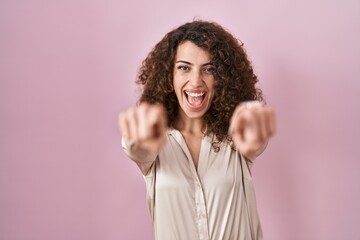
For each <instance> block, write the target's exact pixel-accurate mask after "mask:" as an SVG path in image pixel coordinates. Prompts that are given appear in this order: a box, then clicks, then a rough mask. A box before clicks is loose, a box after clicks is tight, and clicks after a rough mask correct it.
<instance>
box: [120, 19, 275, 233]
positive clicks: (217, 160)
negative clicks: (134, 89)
mask: <svg viewBox="0 0 360 240" xmlns="http://www.w3.org/2000/svg"><path fill="white" fill-rule="evenodd" d="M257 81H258V80H257V77H256V76H255V74H254V73H253V69H252V67H251V64H250V62H249V60H248V59H247V56H246V53H245V51H244V49H243V47H242V44H239V42H238V41H237V39H236V38H234V37H233V36H232V35H231V34H230V33H229V32H227V31H226V30H224V29H223V28H222V27H221V26H220V25H218V24H216V23H212V22H206V21H193V22H190V23H186V24H184V25H182V26H180V27H178V28H176V29H174V30H173V31H171V32H169V33H168V34H166V35H165V37H164V38H163V39H162V40H161V41H160V42H159V43H158V44H157V45H156V46H155V47H154V48H153V50H152V51H151V52H150V53H149V55H148V56H147V58H146V59H145V60H144V61H143V64H142V67H141V68H140V71H139V76H138V80H137V83H139V84H140V85H141V86H142V95H141V97H140V101H139V102H140V103H139V104H138V106H136V107H134V108H131V109H129V110H127V111H125V112H123V113H121V114H120V117H119V125H120V129H121V131H122V134H123V141H122V143H123V148H124V151H125V152H126V154H127V155H128V156H129V158H131V159H132V160H133V161H135V162H136V163H137V165H138V166H139V168H140V170H141V171H142V173H143V175H144V176H145V180H146V185H147V202H148V208H149V210H150V214H151V217H152V220H153V224H154V232H155V238H156V239H160V240H162V239H163V240H171V239H184V240H192V239H214V240H218V239H244V240H245V239H246V240H249V239H262V230H261V226H260V222H259V218H258V214H257V209H256V203H255V195H254V190H253V186H252V180H251V174H250V168H251V164H252V162H253V161H254V159H255V158H256V157H257V156H258V155H259V154H260V153H261V152H262V151H263V150H264V149H265V147H266V144H267V141H268V139H269V138H270V137H271V136H272V135H273V134H274V132H275V116H274V111H273V110H272V108H271V107H269V106H267V105H265V104H263V103H262V100H263V98H262V93H261V90H260V89H258V88H256V86H255V84H256V83H257Z"/></svg>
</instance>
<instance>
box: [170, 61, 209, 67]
mask: <svg viewBox="0 0 360 240" xmlns="http://www.w3.org/2000/svg"><path fill="white" fill-rule="evenodd" d="M175 63H185V64H188V65H191V66H192V65H194V64H192V63H191V62H188V61H184V60H179V61H176V62H175ZM207 65H213V63H212V62H207V63H204V64H203V65H202V66H207Z"/></svg>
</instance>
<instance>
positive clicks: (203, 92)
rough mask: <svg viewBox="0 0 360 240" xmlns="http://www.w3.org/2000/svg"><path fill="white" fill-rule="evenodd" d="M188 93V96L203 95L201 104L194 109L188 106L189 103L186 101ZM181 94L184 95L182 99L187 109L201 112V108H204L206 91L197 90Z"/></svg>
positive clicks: (192, 106) (190, 105)
mask: <svg viewBox="0 0 360 240" xmlns="http://www.w3.org/2000/svg"><path fill="white" fill-rule="evenodd" d="M188 93H190V94H203V99H202V101H201V104H200V105H198V106H196V107H195V106H194V105H192V104H190V103H189V101H188V95H189V94H188ZM183 94H184V98H185V101H186V105H187V107H188V108H189V109H190V110H192V111H199V110H202V108H203V107H204V106H205V103H206V99H207V97H208V94H207V92H206V91H204V90H199V89H192V90H184V91H183Z"/></svg>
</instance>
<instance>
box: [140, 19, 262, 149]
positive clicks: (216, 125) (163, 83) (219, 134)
mask: <svg viewBox="0 0 360 240" xmlns="http://www.w3.org/2000/svg"><path fill="white" fill-rule="evenodd" d="M184 41H191V42H193V43H194V44H196V45H197V46H198V47H201V48H202V49H204V50H206V51H208V52H209V53H210V55H211V63H212V64H213V66H214V67H215V69H216V70H215V72H214V77H215V79H216V84H215V94H214V98H213V101H212V104H211V106H210V108H209V110H208V111H207V113H206V114H205V116H204V118H205V122H206V126H207V131H206V133H207V134H210V133H213V134H215V136H216V139H217V141H216V142H214V143H213V147H214V150H215V151H218V150H219V148H220V144H221V143H222V142H231V137H230V136H229V135H228V128H229V123H230V119H231V116H232V114H233V112H234V110H235V108H236V106H237V105H238V104H239V103H241V102H243V101H250V100H258V101H263V97H262V92H261V90H260V89H259V88H257V87H256V86H255V84H256V83H257V82H258V79H257V76H256V75H255V74H254V71H253V68H252V66H251V63H250V61H249V60H248V58H247V55H246V52H245V50H244V48H243V44H242V43H241V42H240V41H239V40H238V39H236V38H235V37H234V36H232V35H231V34H230V33H229V32H228V31H226V30H225V29H224V28H223V27H222V26H220V25H219V24H217V23H215V22H207V21H201V20H195V21H192V22H188V23H185V24H183V25H181V26H180V27H178V28H176V29H174V30H172V31H170V32H169V33H167V34H166V35H165V36H164V38H163V39H162V40H161V41H160V42H159V43H157V44H156V45H155V47H154V48H153V49H152V51H151V52H150V53H149V54H148V56H147V57H146V59H145V60H144V61H143V62H142V65H141V67H140V69H139V75H138V78H137V80H136V83H137V84H139V85H140V86H141V88H142V95H141V97H140V99H139V102H149V103H160V104H162V105H163V106H164V107H165V109H166V111H167V121H168V125H169V127H172V126H173V123H174V121H175V119H176V118H177V115H178V111H179V103H178V99H177V97H176V95H175V92H174V88H173V70H174V59H175V55H176V51H177V47H178V46H179V44H181V43H183V42H184Z"/></svg>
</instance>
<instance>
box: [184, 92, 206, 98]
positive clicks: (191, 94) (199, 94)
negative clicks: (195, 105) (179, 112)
mask: <svg viewBox="0 0 360 240" xmlns="http://www.w3.org/2000/svg"><path fill="white" fill-rule="evenodd" d="M185 93H186V94H187V95H189V96H190V97H201V96H203V95H204V94H205V93H204V92H202V93H192V92H187V91H185Z"/></svg>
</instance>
